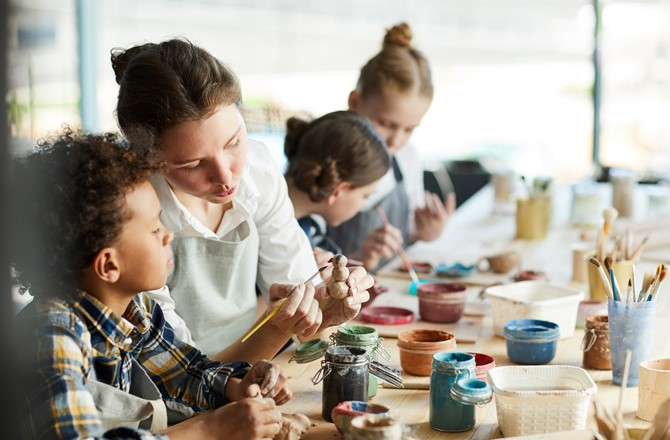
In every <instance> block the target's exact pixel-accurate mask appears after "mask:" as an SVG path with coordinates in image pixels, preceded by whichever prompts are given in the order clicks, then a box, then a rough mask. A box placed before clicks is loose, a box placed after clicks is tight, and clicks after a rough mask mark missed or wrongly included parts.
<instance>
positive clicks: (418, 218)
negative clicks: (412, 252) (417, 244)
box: [414, 192, 456, 241]
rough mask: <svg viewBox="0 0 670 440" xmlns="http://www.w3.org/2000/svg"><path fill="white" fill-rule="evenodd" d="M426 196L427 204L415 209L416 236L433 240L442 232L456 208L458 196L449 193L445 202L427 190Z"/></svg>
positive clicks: (425, 239) (419, 238)
mask: <svg viewBox="0 0 670 440" xmlns="http://www.w3.org/2000/svg"><path fill="white" fill-rule="evenodd" d="M425 197H426V205H425V206H424V207H423V208H416V209H415V210H414V223H415V226H416V238H417V240H423V241H432V240H435V239H436V238H438V237H439V236H440V235H441V234H442V231H443V230H444V227H445V226H446V225H447V222H448V221H449V219H450V218H451V216H452V215H453V213H454V211H455V210H456V196H455V195H454V193H449V194H447V198H446V199H445V200H444V204H442V201H440V198H439V197H438V196H437V195H435V194H433V193H429V192H426V194H425Z"/></svg>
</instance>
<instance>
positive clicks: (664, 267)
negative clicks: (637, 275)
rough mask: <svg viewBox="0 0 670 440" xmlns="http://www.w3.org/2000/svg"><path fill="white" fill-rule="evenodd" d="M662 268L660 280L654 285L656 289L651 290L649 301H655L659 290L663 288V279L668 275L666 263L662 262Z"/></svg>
mask: <svg viewBox="0 0 670 440" xmlns="http://www.w3.org/2000/svg"><path fill="white" fill-rule="evenodd" d="M662 266H663V267H662V268H661V273H660V274H659V275H658V281H657V282H656V286H654V290H652V291H651V293H650V294H649V301H653V300H654V299H655V298H656V294H657V293H658V291H659V290H660V289H661V284H663V280H665V277H666V276H668V268H667V266H665V265H664V264H662Z"/></svg>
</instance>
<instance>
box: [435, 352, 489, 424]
mask: <svg viewBox="0 0 670 440" xmlns="http://www.w3.org/2000/svg"><path fill="white" fill-rule="evenodd" d="M475 367H476V365H475V357H474V356H473V355H471V354H469V353H461V352H445V351H442V352H439V353H435V354H434V355H433V371H432V372H431V374H430V427H431V428H433V429H435V430H438V431H446V432H459V431H467V430H468V429H472V428H473V427H474V426H475V407H474V405H477V404H482V403H488V402H489V401H490V400H491V389H490V388H489V386H488V384H487V383H486V382H483V381H480V380H477V379H475Z"/></svg>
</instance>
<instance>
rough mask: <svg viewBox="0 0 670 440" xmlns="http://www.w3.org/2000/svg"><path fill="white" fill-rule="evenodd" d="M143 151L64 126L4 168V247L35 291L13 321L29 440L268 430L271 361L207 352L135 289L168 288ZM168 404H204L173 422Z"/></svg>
mask: <svg viewBox="0 0 670 440" xmlns="http://www.w3.org/2000/svg"><path fill="white" fill-rule="evenodd" d="M139 154H141V153H138V152H136V151H132V150H131V149H130V148H129V147H128V145H127V143H126V142H124V141H123V140H121V139H119V138H117V136H116V135H114V134H102V135H94V134H84V133H79V132H74V131H73V130H71V129H67V128H66V129H65V131H64V133H62V134H61V135H59V136H57V137H55V138H53V139H51V140H47V141H41V142H40V143H39V144H38V148H37V150H36V151H34V152H32V153H31V154H29V155H27V156H25V157H21V158H18V159H17V160H16V161H15V163H14V164H13V165H14V166H13V169H12V174H11V188H13V189H14V194H13V195H12V197H11V200H10V202H11V203H12V206H11V210H10V211H11V224H10V226H11V228H12V229H11V230H12V243H11V245H12V246H11V253H10V257H11V261H12V266H13V269H14V275H15V280H16V282H17V283H18V284H19V285H20V286H21V289H22V290H23V291H25V290H29V291H30V293H31V294H32V296H33V297H34V300H33V301H32V302H31V303H30V304H28V305H27V306H26V307H25V308H24V309H23V310H22V311H21V313H20V314H19V315H18V316H17V319H16V322H15V324H17V326H18V329H17V330H18V331H17V332H16V335H17V338H20V339H19V341H20V344H18V346H19V347H21V348H20V351H19V362H20V365H19V366H20V369H19V370H18V371H19V372H20V373H19V375H20V382H21V385H22V386H23V387H24V395H25V400H24V401H23V402H22V403H21V409H22V411H23V413H22V414H23V415H24V417H23V418H22V423H21V429H22V431H23V434H24V437H26V438H63V439H65V438H103V437H104V438H115V439H116V438H142V439H149V438H167V436H168V435H169V438H172V439H178V438H227V439H237V438H239V439H251V438H253V439H256V438H271V437H273V436H274V435H275V434H276V433H277V432H278V431H279V429H280V427H281V413H280V412H279V411H278V409H277V408H276V404H279V405H280V404H282V403H285V402H286V401H288V400H289V399H290V397H291V391H290V389H289V388H288V384H287V383H286V378H285V377H284V376H283V375H282V374H281V372H280V371H279V368H278V367H277V366H276V365H274V364H272V363H270V362H267V361H259V362H258V363H256V364H255V365H254V366H253V367H250V366H249V364H248V363H246V362H233V363H229V364H221V363H219V362H215V361H212V360H210V359H208V358H206V357H205V356H204V355H203V354H201V353H200V352H199V351H198V350H197V349H195V348H194V347H192V346H190V345H187V344H186V343H184V342H182V341H180V340H178V339H177V338H175V336H174V333H173V331H172V328H171V327H170V325H169V324H168V323H167V322H166V321H165V318H164V316H163V312H162V310H161V309H160V307H159V306H158V305H157V304H156V303H155V302H154V301H153V300H151V299H149V297H148V296H147V295H146V294H145V293H142V292H144V291H146V290H151V289H157V288H160V287H162V286H163V285H164V284H165V282H166V278H167V275H168V272H169V270H170V267H171V265H172V256H171V251H170V246H169V244H170V242H171V240H172V233H171V232H170V231H169V230H167V229H166V228H165V226H164V225H163V224H162V223H161V221H160V218H159V216H160V204H159V201H158V198H157V196H156V193H155V192H154V190H153V187H152V186H151V184H150V183H149V182H148V180H147V179H148V178H149V177H150V176H151V175H152V174H153V173H154V172H156V171H157V170H159V169H160V165H159V164H158V163H156V162H155V161H152V160H151V159H150V158H148V157H139ZM138 292H140V293H138ZM164 401H173V402H176V403H177V404H178V405H184V406H188V407H190V408H191V409H192V410H193V411H194V412H196V413H203V414H202V415H201V416H198V417H194V418H191V419H189V420H187V421H185V422H183V423H181V424H176V425H173V426H170V427H169V428H168V427H167V423H166V422H167V417H166V409H165V403H164Z"/></svg>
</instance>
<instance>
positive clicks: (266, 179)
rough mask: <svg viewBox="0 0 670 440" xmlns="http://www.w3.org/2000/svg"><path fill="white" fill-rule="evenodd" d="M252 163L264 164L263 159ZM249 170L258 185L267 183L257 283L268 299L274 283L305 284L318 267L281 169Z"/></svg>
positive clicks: (259, 216) (260, 210)
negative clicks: (296, 216) (297, 216)
mask: <svg viewBox="0 0 670 440" xmlns="http://www.w3.org/2000/svg"><path fill="white" fill-rule="evenodd" d="M255 144H256V149H260V153H256V154H260V155H262V156H265V155H270V153H269V152H268V151H267V148H266V147H265V146H264V145H262V144H258V143H255ZM250 146H251V145H250ZM249 161H250V162H251V161H255V162H258V163H260V162H263V160H262V159H261V158H260V157H258V158H250V159H249ZM265 162H266V163H267V160H265ZM252 165H253V164H252ZM249 171H250V173H251V178H252V179H253V181H254V182H255V183H256V184H257V185H259V184H260V182H263V191H261V194H260V200H259V201H258V207H257V210H256V212H255V214H254V221H255V223H256V227H257V228H258V235H259V241H260V245H259V253H258V276H257V283H258V286H259V288H260V290H261V292H262V293H263V295H264V297H265V298H266V299H267V294H268V291H269V288H270V285H271V284H272V283H277V282H280V283H295V284H297V283H301V282H303V281H305V280H306V279H307V278H309V277H310V276H311V275H312V274H314V272H316V271H317V267H316V261H315V260H314V254H313V253H312V247H311V246H310V244H309V240H308V238H307V236H306V235H305V233H304V232H303V230H302V229H301V228H300V225H298V221H297V220H296V218H295V212H294V210H293V204H292V203H291V199H290V198H289V197H288V189H287V186H286V181H285V180H284V176H283V175H282V174H281V172H280V170H279V167H278V166H276V165H275V164H274V163H273V164H271V165H266V166H264V167H253V166H251V167H250V168H249ZM320 282H321V279H320V278H317V279H316V280H315V281H314V283H315V284H318V283H320Z"/></svg>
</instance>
